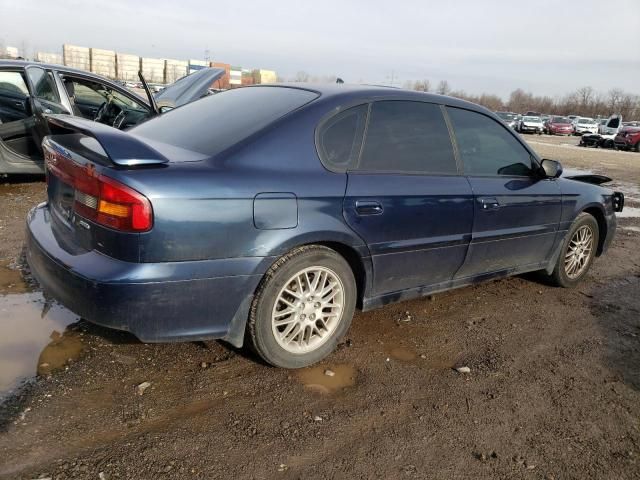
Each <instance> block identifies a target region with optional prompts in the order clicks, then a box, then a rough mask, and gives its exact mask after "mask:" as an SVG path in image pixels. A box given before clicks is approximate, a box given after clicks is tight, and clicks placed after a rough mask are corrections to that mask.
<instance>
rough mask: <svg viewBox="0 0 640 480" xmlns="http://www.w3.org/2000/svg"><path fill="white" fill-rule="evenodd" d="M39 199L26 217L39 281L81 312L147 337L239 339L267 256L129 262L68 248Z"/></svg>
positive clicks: (29, 252) (147, 339) (29, 246)
mask: <svg viewBox="0 0 640 480" xmlns="http://www.w3.org/2000/svg"><path fill="white" fill-rule="evenodd" d="M58 237H59V235H57V234H56V232H55V229H54V228H52V223H51V219H50V216H49V211H48V208H47V207H46V205H41V206H38V207H36V208H34V209H33V210H31V212H29V216H28V220H27V261H28V263H29V266H30V267H31V271H32V273H33V275H34V276H35V277H36V279H37V280H38V281H39V282H40V284H41V285H42V288H43V289H44V290H45V292H47V293H48V294H50V295H51V296H53V298H55V299H56V300H58V301H59V302H60V303H62V304H63V305H64V306H66V307H67V308H69V309H70V310H71V311H73V312H74V313H76V314H78V315H80V316H81V317H82V318H84V319H86V320H88V321H90V322H92V323H96V324H98V325H102V326H105V327H109V328H114V329H118V330H126V331H129V332H131V333H133V334H134V335H135V336H137V337H138V338H139V339H140V340H142V341H144V342H163V341H180V340H206V339H219V338H222V339H225V340H227V341H229V342H230V343H232V344H233V345H236V346H240V345H242V339H243V336H244V327H245V323H246V319H247V315H248V311H249V306H250V303H251V299H252V295H253V292H254V291H255V289H256V287H257V285H258V282H259V281H260V279H261V278H262V273H263V272H264V271H265V270H266V268H268V265H269V264H270V263H271V262H270V258H268V257H248V258H237V259H221V260H203V261H187V262H167V263H130V262H123V261H120V260H116V259H114V258H111V257H108V256H106V255H103V254H101V253H98V252H95V251H83V252H81V253H78V252H73V253H70V252H69V251H68V250H66V249H65V248H63V244H62V243H61V242H59V241H58Z"/></svg>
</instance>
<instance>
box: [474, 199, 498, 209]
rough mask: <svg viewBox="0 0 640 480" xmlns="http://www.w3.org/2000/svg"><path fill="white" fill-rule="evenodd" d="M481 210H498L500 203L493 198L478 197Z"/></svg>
mask: <svg viewBox="0 0 640 480" xmlns="http://www.w3.org/2000/svg"><path fill="white" fill-rule="evenodd" d="M478 201H479V202H480V206H481V208H482V210H495V209H496V208H500V203H499V202H498V199H497V198H495V197H480V198H478Z"/></svg>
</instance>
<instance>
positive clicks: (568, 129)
mask: <svg viewBox="0 0 640 480" xmlns="http://www.w3.org/2000/svg"><path fill="white" fill-rule="evenodd" d="M545 133H548V134H549V135H571V134H572V133H573V125H572V124H571V120H569V118H567V117H556V116H554V117H551V118H549V120H548V121H547V123H546V124H545Z"/></svg>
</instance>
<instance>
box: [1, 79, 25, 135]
mask: <svg viewBox="0 0 640 480" xmlns="http://www.w3.org/2000/svg"><path fill="white" fill-rule="evenodd" d="M28 96H29V89H28V88H27V84H26V82H25V79H24V78H23V76H22V74H21V73H20V72H11V71H0V125H2V124H5V123H9V122H13V121H15V120H23V119H25V118H27V117H28V116H29V115H28V114H27V112H28V108H27V97H28ZM1 130H2V127H1V126H0V131H1ZM1 136H2V133H0V137H1Z"/></svg>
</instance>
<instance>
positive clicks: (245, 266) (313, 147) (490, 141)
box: [27, 85, 624, 368]
mask: <svg viewBox="0 0 640 480" xmlns="http://www.w3.org/2000/svg"><path fill="white" fill-rule="evenodd" d="M48 122H49V125H50V130H51V135H49V136H47V137H46V138H45V140H44V142H43V150H44V152H45V160H46V171H47V186H48V188H47V191H48V200H47V202H46V203H43V204H41V205H38V206H37V207H36V208H34V209H33V210H32V211H31V212H30V213H29V216H28V229H27V230H28V235H27V242H28V245H27V259H28V262H29V265H30V266H31V269H32V272H33V274H34V275H35V276H36V278H37V279H38V280H39V281H40V283H41V284H42V286H43V288H44V289H45V291H47V292H49V293H50V294H51V295H52V296H53V297H54V298H56V299H57V300H59V301H60V302H61V303H62V304H64V305H66V306H67V307H68V308H70V309H71V310H73V311H74V312H76V313H77V314H79V315H81V316H82V317H84V318H86V319H87V320H88V321H91V322H95V323H97V324H100V325H104V326H107V327H111V328H115V329H121V330H127V331H130V332H132V333H133V334H135V335H136V336H137V337H138V338H140V339H141V340H142V341H145V342H164V341H179V340H183V341H184V340H205V339H224V340H226V341H227V342H229V343H231V344H233V345H235V346H237V347H240V346H242V345H243V342H244V340H245V339H247V340H248V341H249V342H250V343H251V345H252V347H253V348H254V349H255V351H256V352H257V353H258V354H259V355H260V356H261V357H262V358H264V360H265V361H267V362H268V363H270V364H272V365H275V366H279V367H286V368H299V367H303V366H306V365H309V364H312V363H314V362H318V361H319V360H321V359H323V358H324V357H326V356H327V355H329V354H330V353H331V351H332V350H333V349H334V347H335V346H336V343H337V342H338V340H339V339H340V338H341V337H342V336H343V335H344V334H345V333H346V331H347V329H348V328H349V325H350V323H351V320H352V317H353V314H354V310H355V309H356V308H359V309H362V310H365V311H366V310H370V309H373V308H376V307H380V306H382V305H385V304H388V303H391V302H396V301H399V300H405V299H410V298H415V297H419V296H423V295H428V294H432V293H434V292H440V291H444V290H449V289H452V288H457V287H462V286H466V285H471V284H475V283H478V282H481V281H484V280H489V279H495V278H501V277H506V276H510V275H515V274H520V273H523V272H529V271H542V272H545V273H546V275H548V276H549V278H550V279H551V281H552V282H554V283H555V284H557V285H559V286H563V287H571V286H574V285H575V284H577V283H578V282H579V281H580V280H582V279H583V278H584V277H585V275H586V273H587V271H588V270H589V267H590V266H591V264H592V262H593V260H594V257H596V256H599V255H601V254H603V253H604V252H605V251H606V250H607V247H608V246H609V244H610V243H611V241H612V239H613V236H614V233H615V229H616V216H615V211H620V210H621V209H622V205H623V201H624V198H623V196H622V194H620V193H618V192H613V191H611V190H609V189H607V188H605V187H603V186H601V185H600V184H601V183H603V182H605V181H607V180H608V179H607V178H606V177H599V176H597V175H588V176H582V177H580V176H575V177H573V178H567V177H566V176H563V175H562V167H561V166H560V164H559V163H558V162H555V161H553V160H541V159H539V158H538V156H537V155H536V154H535V152H534V151H533V150H531V149H530V148H529V146H528V145H527V144H526V143H524V142H523V141H522V140H521V139H520V138H519V136H518V135H517V134H515V133H514V132H513V131H511V130H510V129H509V128H508V127H506V126H505V125H504V124H503V123H502V122H501V121H500V119H499V118H498V117H496V116H495V115H494V114H493V113H491V112H489V111H488V110H486V109H484V108H482V107H480V106H478V105H474V104H471V103H468V102H465V101H462V100H458V99H454V98H449V97H445V96H439V95H431V94H427V93H419V92H410V91H405V90H399V89H391V88H382V87H350V86H347V85H331V86H321V87H319V86H306V85H297V86H287V85H281V86H278V85H275V86H255V87H247V88H241V89H236V90H230V91H227V92H223V93H219V94H217V95H214V96H211V97H207V98H204V99H202V100H198V101H196V102H193V103H190V104H187V105H185V106H182V107H180V108H176V109H175V110H173V111H171V112H169V113H167V114H165V115H161V116H158V117H155V118H153V119H151V120H149V121H147V122H145V123H143V124H141V125H139V126H136V127H134V128H132V129H130V130H128V131H127V132H124V131H121V130H117V129H115V128H112V127H109V126H106V125H102V124H99V123H96V122H91V121H88V120H83V119H78V118H72V117H69V116H56V115H51V116H50V117H49V118H48Z"/></svg>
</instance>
